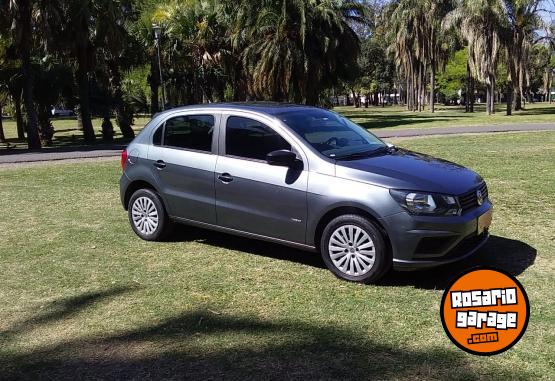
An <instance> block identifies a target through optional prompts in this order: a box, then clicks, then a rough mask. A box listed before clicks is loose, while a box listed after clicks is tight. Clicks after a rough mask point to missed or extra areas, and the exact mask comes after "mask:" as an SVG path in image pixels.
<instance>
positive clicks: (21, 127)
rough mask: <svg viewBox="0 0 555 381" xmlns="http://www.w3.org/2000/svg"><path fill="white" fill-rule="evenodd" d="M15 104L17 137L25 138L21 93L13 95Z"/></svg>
mask: <svg viewBox="0 0 555 381" xmlns="http://www.w3.org/2000/svg"><path fill="white" fill-rule="evenodd" d="M12 100H13V105H14V109H15V124H16V126H17V138H18V139H19V140H25V124H24V123H23V113H22V112H21V94H20V95H19V96H17V95H16V96H14V95H12Z"/></svg>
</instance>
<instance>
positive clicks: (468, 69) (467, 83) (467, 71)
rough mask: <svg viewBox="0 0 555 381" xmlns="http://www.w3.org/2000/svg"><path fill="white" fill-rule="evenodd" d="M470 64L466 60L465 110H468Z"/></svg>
mask: <svg viewBox="0 0 555 381" xmlns="http://www.w3.org/2000/svg"><path fill="white" fill-rule="evenodd" d="M470 78H471V77H470V65H469V64H468V61H467V62H466V100H465V102H464V110H465V112H470Z"/></svg>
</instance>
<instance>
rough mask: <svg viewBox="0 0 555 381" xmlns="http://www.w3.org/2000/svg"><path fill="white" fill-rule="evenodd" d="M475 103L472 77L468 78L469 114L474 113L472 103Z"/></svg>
mask: <svg viewBox="0 0 555 381" xmlns="http://www.w3.org/2000/svg"><path fill="white" fill-rule="evenodd" d="M475 102H476V96H475V94H474V77H472V76H470V112H471V113H473V112H474V103H475Z"/></svg>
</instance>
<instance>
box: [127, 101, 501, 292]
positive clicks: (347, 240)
mask: <svg viewBox="0 0 555 381" xmlns="http://www.w3.org/2000/svg"><path fill="white" fill-rule="evenodd" d="M121 164H122V168H123V174H122V176H121V179H120V194H121V200H122V203H123V206H124V208H125V209H126V210H127V211H128V215H129V221H130V224H131V227H132V228H133V230H134V231H135V233H136V234H137V235H138V236H139V237H141V238H143V239H145V240H152V241H155V240H161V239H163V238H164V237H165V236H166V235H167V234H169V232H170V231H171V226H172V224H173V223H175V222H180V223H185V224H191V225H196V226H200V227H203V228H208V229H214V230H218V231H223V232H226V233H231V234H236V235H242V236H245V237H248V238H255V239H262V240H268V241H272V242H277V243H280V244H284V245H289V246H293V247H297V248H301V249H305V250H310V251H318V252H320V253H321V255H322V257H323V260H324V262H325V263H326V265H327V267H328V268H329V269H330V270H331V271H332V272H333V273H334V274H335V275H336V276H338V277H340V278H342V279H346V280H349V281H356V282H372V281H375V280H377V279H379V278H380V277H381V276H382V275H383V274H385V273H386V272H387V271H388V269H390V268H391V266H393V267H394V268H396V269H400V270H413V269H420V268H428V267H433V266H438V265H441V264H446V263H450V262H454V261H457V260H460V259H463V258H465V257H467V256H469V255H471V254H472V253H474V252H475V251H476V250H477V249H478V248H479V247H480V246H482V245H483V244H484V243H485V242H486V240H487V238H488V228H489V226H490V223H491V216H492V204H491V202H490V201H489V199H488V190H487V186H486V183H485V182H484V180H483V179H482V178H481V177H480V176H479V175H478V174H477V173H475V172H473V171H471V170H470V169H467V168H465V167H462V166H460V165H457V164H454V163H451V162H448V161H444V160H441V159H436V158H433V157H430V156H427V155H424V154H420V153H415V152H411V151H407V150H404V149H401V148H396V147H394V146H391V145H388V144H386V143H384V142H383V141H381V140H380V139H378V138H377V137H375V136H374V135H373V134H371V133H370V132H368V131H367V130H366V129H364V128H362V127H360V126H358V125H357V124H355V123H353V122H351V121H350V120H348V119H347V118H345V117H343V116H341V115H339V114H336V113H334V112H331V111H328V110H323V109H319V108H314V107H307V106H296V105H283V104H267V103H254V104H248V103H247V104H210V105H199V106H190V107H183V108H177V109H173V110H168V111H165V112H163V113H160V114H157V115H156V116H155V117H154V118H153V119H152V120H151V121H150V122H149V123H148V124H147V125H146V127H145V128H144V129H143V130H142V132H141V133H140V134H139V135H138V136H137V137H136V138H135V140H133V142H131V144H129V146H128V147H127V149H126V150H125V151H123V152H122V157H121ZM222 260H226V259H225V258H222Z"/></svg>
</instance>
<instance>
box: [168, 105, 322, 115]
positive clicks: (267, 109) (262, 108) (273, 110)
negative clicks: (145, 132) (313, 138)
mask: <svg viewBox="0 0 555 381" xmlns="http://www.w3.org/2000/svg"><path fill="white" fill-rule="evenodd" d="M196 109H198V110H206V109H225V110H247V111H256V112H260V113H264V114H267V115H275V114H279V113H282V112H285V111H293V110H295V111H302V110H315V109H316V110H318V109H320V108H318V107H313V106H306V105H297V104H293V103H280V102H228V103H203V104H198V105H190V106H181V107H175V108H172V109H168V110H165V111H162V112H161V113H160V114H164V113H166V112H175V111H180V110H196Z"/></svg>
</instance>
